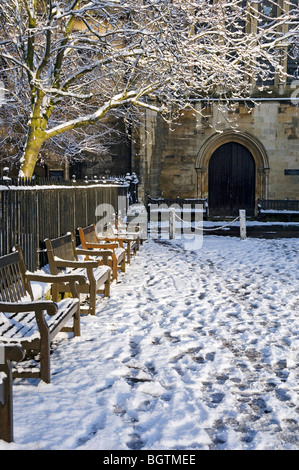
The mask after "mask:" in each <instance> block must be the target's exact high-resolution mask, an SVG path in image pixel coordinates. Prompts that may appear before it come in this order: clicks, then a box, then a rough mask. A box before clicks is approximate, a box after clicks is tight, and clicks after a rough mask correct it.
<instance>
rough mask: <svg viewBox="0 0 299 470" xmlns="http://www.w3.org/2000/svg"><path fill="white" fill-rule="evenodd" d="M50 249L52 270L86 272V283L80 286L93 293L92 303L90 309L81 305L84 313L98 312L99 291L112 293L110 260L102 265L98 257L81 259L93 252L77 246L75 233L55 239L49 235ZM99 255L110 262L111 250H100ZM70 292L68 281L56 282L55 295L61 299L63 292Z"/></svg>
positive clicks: (91, 295) (74, 272)
mask: <svg viewBox="0 0 299 470" xmlns="http://www.w3.org/2000/svg"><path fill="white" fill-rule="evenodd" d="M45 243H46V250H47V255H48V261H49V267H50V272H51V274H54V275H57V274H58V273H61V272H68V273H72V274H80V275H83V276H84V278H85V280H86V283H85V284H84V285H80V286H78V290H79V292H80V294H88V295H89V307H88V308H87V311H86V309H85V308H84V307H81V309H80V312H81V313H89V314H91V315H95V313H96V295H97V294H104V296H105V297H109V295H110V277H111V268H110V267H109V266H107V265H106V264H103V265H99V263H98V262H97V261H94V260H84V259H82V260H81V259H79V257H80V256H82V257H86V256H88V255H89V254H90V252H88V251H87V250H84V249H79V248H76V244H75V241H74V238H73V235H72V234H71V233H67V234H66V235H63V236H61V237H58V238H55V239H53V240H50V239H48V238H47V239H46V240H45ZM96 254H97V256H99V257H101V258H102V259H103V263H108V255H109V253H107V252H105V251H102V252H101V251H98V252H97V253H96ZM65 292H69V289H68V286H67V285H66V284H55V285H54V286H53V299H54V300H57V299H58V298H59V294H60V293H65Z"/></svg>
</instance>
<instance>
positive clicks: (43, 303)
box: [0, 300, 58, 316]
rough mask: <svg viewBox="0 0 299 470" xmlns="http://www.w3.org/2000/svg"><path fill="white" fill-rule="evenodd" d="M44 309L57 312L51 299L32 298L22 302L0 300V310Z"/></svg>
mask: <svg viewBox="0 0 299 470" xmlns="http://www.w3.org/2000/svg"><path fill="white" fill-rule="evenodd" d="M44 310H46V311H47V313H48V314H49V315H50V316H51V315H55V313H57V312H58V306H57V304H56V302H52V301H51V300H33V301H30V300H29V301H25V302H22V301H21V300H20V302H0V312H7V313H22V312H28V311H29V312H41V311H44Z"/></svg>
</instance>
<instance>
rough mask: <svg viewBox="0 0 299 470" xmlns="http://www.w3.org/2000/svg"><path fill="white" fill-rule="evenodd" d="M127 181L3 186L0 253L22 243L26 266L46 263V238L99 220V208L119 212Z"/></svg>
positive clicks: (0, 189) (126, 190) (0, 197)
mask: <svg viewBox="0 0 299 470" xmlns="http://www.w3.org/2000/svg"><path fill="white" fill-rule="evenodd" d="M127 194H128V185H127V184H126V182H125V181H118V182H115V183H113V182H112V183H109V182H107V183H106V184H104V183H102V184H98V183H96V184H95V183H89V184H85V183H81V184H80V183H76V184H69V185H63V184H59V185H36V186H31V185H28V186H27V185H25V186H14V185H9V186H4V185H1V186H0V255H1V256H2V255H5V254H7V253H9V252H11V250H12V248H13V246H15V245H17V244H18V245H20V246H21V248H22V250H23V252H24V256H25V261H26V264H27V267H28V269H29V270H30V271H34V270H36V269H38V268H40V267H42V266H44V265H45V264H46V263H47V258H46V254H45V252H44V240H45V238H55V237H59V236H60V235H63V234H65V233H67V232H73V233H74V235H76V229H77V228H78V227H80V226H86V225H88V224H90V223H95V222H96V215H95V212H96V207H97V206H99V205H100V204H110V205H111V206H112V207H113V208H115V211H116V212H117V211H118V203H119V196H125V197H127Z"/></svg>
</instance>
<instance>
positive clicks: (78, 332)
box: [74, 303, 81, 336]
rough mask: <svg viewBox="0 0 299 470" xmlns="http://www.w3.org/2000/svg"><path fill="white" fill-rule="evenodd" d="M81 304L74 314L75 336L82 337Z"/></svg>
mask: <svg viewBox="0 0 299 470" xmlns="http://www.w3.org/2000/svg"><path fill="white" fill-rule="evenodd" d="M80 335H81V329H80V303H79V304H78V307H77V310H76V313H75V314H74V336H80Z"/></svg>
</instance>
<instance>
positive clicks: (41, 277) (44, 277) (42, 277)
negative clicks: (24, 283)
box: [25, 272, 86, 285]
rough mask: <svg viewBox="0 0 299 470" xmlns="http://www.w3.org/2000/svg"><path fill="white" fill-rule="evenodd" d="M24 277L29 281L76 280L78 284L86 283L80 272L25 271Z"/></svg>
mask: <svg viewBox="0 0 299 470" xmlns="http://www.w3.org/2000/svg"><path fill="white" fill-rule="evenodd" d="M25 276H26V278H27V279H28V280H29V281H37V282H46V283H50V284H55V283H61V282H66V283H69V282H78V283H79V284H80V285H83V284H86V279H85V276H81V275H80V274H35V273H30V272H26V273H25Z"/></svg>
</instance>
